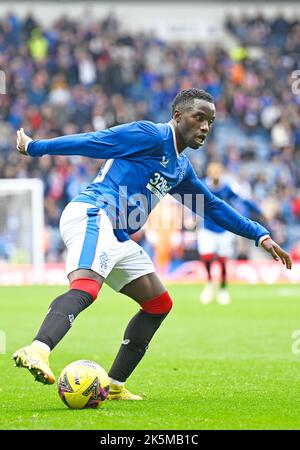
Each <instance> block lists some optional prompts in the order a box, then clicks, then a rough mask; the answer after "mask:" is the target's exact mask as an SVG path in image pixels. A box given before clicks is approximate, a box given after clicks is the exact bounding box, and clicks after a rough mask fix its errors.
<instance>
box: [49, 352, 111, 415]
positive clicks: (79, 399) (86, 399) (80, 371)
mask: <svg viewBox="0 0 300 450" xmlns="http://www.w3.org/2000/svg"><path fill="white" fill-rule="evenodd" d="M58 393H59V396H60V398H61V399H62V401H63V402H64V403H65V404H66V405H67V406H68V407H69V408H71V409H82V408H97V407H98V406H101V405H102V403H103V402H104V401H105V400H106V398H107V396H108V393H109V377H108V375H107V373H106V371H105V370H104V369H103V368H102V367H101V366H99V364H97V363H96V362H94V361H89V360H84V359H81V360H78V361H74V362H72V363H71V364H69V365H67V366H66V367H65V368H64V369H63V370H62V372H61V374H60V376H59V379H58Z"/></svg>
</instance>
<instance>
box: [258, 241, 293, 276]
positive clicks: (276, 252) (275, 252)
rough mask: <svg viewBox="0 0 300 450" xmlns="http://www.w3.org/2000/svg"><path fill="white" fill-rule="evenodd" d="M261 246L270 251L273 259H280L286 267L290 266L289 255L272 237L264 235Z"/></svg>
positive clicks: (289, 267)
mask: <svg viewBox="0 0 300 450" xmlns="http://www.w3.org/2000/svg"><path fill="white" fill-rule="evenodd" d="M261 246H262V248H263V249H264V250H265V251H266V252H268V253H270V255H271V256H272V257H273V259H275V261H279V260H280V259H281V261H282V264H284V265H285V266H286V268H287V269H291V268H292V261H291V258H290V255H289V254H288V253H286V252H285V251H284V250H283V249H282V248H281V247H280V246H279V245H278V244H276V242H275V241H273V239H271V238H270V237H266V239H263V241H262V242H261Z"/></svg>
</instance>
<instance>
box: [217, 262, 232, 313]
mask: <svg viewBox="0 0 300 450" xmlns="http://www.w3.org/2000/svg"><path fill="white" fill-rule="evenodd" d="M218 261H219V264H220V266H221V280H220V289H219V291H218V294H217V302H218V303H220V305H228V304H229V303H230V301H231V298H230V294H229V291H228V289H227V267H226V262H227V258H226V257H222V256H220V257H219V258H218Z"/></svg>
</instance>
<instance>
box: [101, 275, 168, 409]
mask: <svg viewBox="0 0 300 450" xmlns="http://www.w3.org/2000/svg"><path fill="white" fill-rule="evenodd" d="M120 292H122V293H123V294H125V295H127V296H128V297H130V298H132V299H133V300H135V301H136V302H137V303H138V304H139V305H140V307H141V309H140V311H139V312H138V313H137V314H135V316H134V317H133V318H132V319H131V320H130V322H129V323H128V325H127V327H126V329H125V333H124V337H123V341H122V344H121V347H120V349H119V352H118V354H117V356H116V358H115V360H114V362H113V364H112V367H111V369H110V371H109V373H108V374H109V376H110V378H111V386H110V393H109V399H110V400H142V397H140V396H137V395H134V394H132V393H131V392H129V391H128V390H127V389H125V386H124V385H125V381H126V380H127V379H128V377H129V376H130V375H131V373H132V372H133V371H134V369H135V368H136V366H137V365H138V363H139V362H140V361H141V359H142V358H143V356H144V354H145V352H146V350H147V349H148V346H149V343H150V341H151V339H152V338H153V336H154V334H155V332H156V331H157V330H158V328H159V327H160V325H161V323H162V321H163V320H164V319H165V318H166V316H167V315H168V313H169V312H170V310H171V308H172V300H171V298H170V296H169V294H168V292H167V291H166V289H165V287H164V286H163V285H162V283H161V281H160V280H159V278H158V276H157V275H156V274H155V273H149V274H146V275H144V276H141V277H139V278H137V279H135V280H133V281H131V282H130V283H128V284H127V285H125V286H124V287H123V288H122V289H121V290H120Z"/></svg>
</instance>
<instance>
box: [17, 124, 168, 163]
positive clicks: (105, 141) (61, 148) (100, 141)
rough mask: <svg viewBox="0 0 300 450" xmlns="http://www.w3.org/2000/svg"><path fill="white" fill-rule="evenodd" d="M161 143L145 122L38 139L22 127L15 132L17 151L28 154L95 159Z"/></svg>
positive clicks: (144, 150) (143, 150)
mask: <svg viewBox="0 0 300 450" xmlns="http://www.w3.org/2000/svg"><path fill="white" fill-rule="evenodd" d="M162 142H163V140H162V137H161V134H160V131H159V129H158V128H157V127H156V125H155V124H153V123H152V122H147V121H138V122H132V123H128V124H123V125H117V126H115V127H112V128H107V129H106V130H98V131H91V132H89V133H79V134H70V135H66V136H59V137H55V138H51V139H40V140H32V139H31V138H29V136H26V134H25V133H24V130H23V129H22V128H21V129H20V130H18V131H17V148H18V151H19V152H20V153H22V154H24V155H26V154H28V155H29V156H32V157H40V156H43V155H53V156H58V155H62V156H75V155H78V156H86V157H89V158H96V159H111V158H113V159H115V158H123V157H126V158H128V157H136V156H137V155H138V156H145V154H150V155H153V154H156V153H155V152H157V151H160V146H161V145H162Z"/></svg>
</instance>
